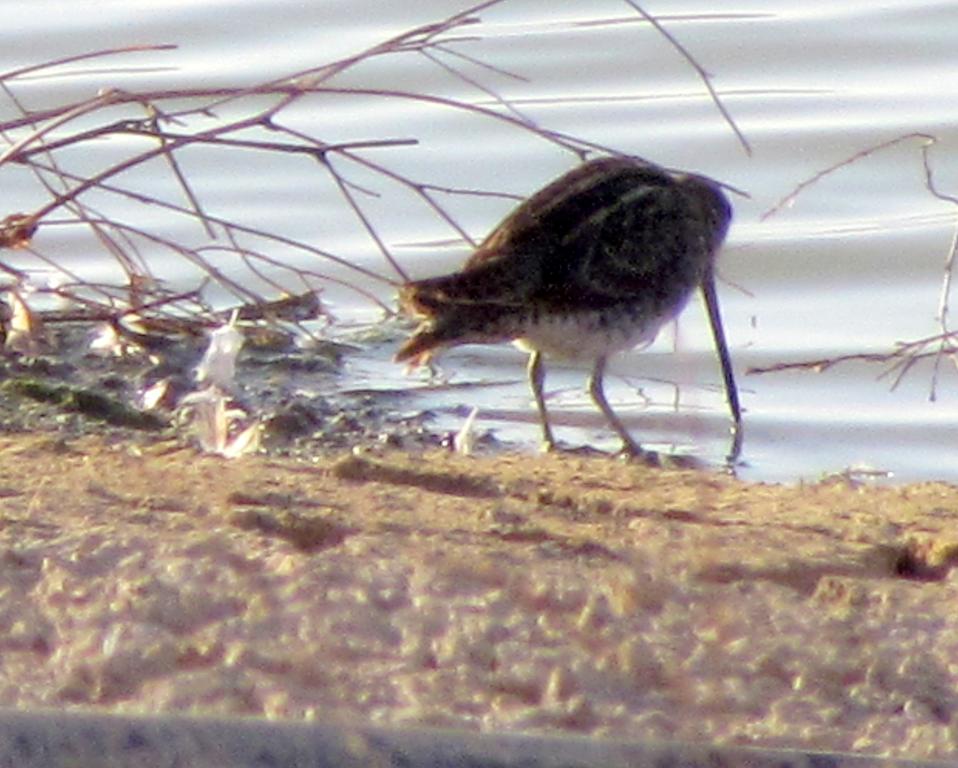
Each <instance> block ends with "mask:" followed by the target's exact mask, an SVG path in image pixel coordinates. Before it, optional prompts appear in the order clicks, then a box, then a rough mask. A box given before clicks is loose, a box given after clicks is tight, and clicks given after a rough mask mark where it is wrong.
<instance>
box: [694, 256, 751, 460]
mask: <svg viewBox="0 0 958 768" xmlns="http://www.w3.org/2000/svg"><path fill="white" fill-rule="evenodd" d="M702 297H703V298H704V299H705V309H706V310H707V311H708V315H709V324H710V325H711V326H712V338H713V339H714V340H715V348H716V349H717V350H718V355H719V362H720V363H721V365H722V379H723V380H724V381H725V397H726V399H727V400H728V407H729V411H731V414H732V430H731V432H732V442H731V445H730V446H729V453H728V456H727V457H726V461H727V462H728V464H729V465H730V466H733V465H734V464H735V463H736V461H738V457H739V454H741V452H742V437H743V433H742V408H741V406H740V405H739V401H738V388H737V387H736V386H735V374H734V372H733V370H732V359H731V356H730V355H729V352H728V344H726V343H725V330H724V329H723V328H722V315H721V313H720V312H719V305H718V294H717V293H716V292H715V274H714V270H713V269H712V267H711V265H709V267H708V268H707V269H706V271H705V276H704V277H703V278H702Z"/></svg>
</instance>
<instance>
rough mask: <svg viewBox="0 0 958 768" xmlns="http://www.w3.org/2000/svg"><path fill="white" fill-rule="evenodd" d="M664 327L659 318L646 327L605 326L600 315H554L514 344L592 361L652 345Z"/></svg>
mask: <svg viewBox="0 0 958 768" xmlns="http://www.w3.org/2000/svg"><path fill="white" fill-rule="evenodd" d="M663 319H664V318H663ZM661 325H662V319H659V318H654V319H653V320H651V321H650V322H646V323H642V324H637V323H624V322H619V323H609V324H606V325H604V326H603V324H602V323H601V322H600V318H599V315H598V313H596V314H594V315H571V314H570V315H561V316H560V315H550V316H548V317H545V318H542V319H540V321H539V322H538V323H536V324H535V325H533V326H530V327H529V328H527V329H526V332H525V333H524V334H523V335H522V336H520V337H519V338H517V339H516V340H515V342H514V343H515V345H516V346H517V347H519V348H520V349H522V350H525V351H527V352H531V351H534V350H538V351H539V352H542V353H544V354H545V355H547V356H549V357H554V358H558V359H560V360H589V361H591V360H595V359H597V358H599V357H606V356H608V355H612V354H615V353H616V352H621V351H623V350H626V349H632V348H633V347H637V346H639V345H643V346H644V345H646V344H649V343H651V342H652V340H653V339H655V336H656V334H658V332H659V328H660V327H661Z"/></svg>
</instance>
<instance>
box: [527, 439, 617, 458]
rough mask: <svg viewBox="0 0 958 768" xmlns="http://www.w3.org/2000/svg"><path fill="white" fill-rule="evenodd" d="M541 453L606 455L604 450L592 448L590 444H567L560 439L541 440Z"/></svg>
mask: <svg viewBox="0 0 958 768" xmlns="http://www.w3.org/2000/svg"><path fill="white" fill-rule="evenodd" d="M542 452H543V453H567V454H570V455H572V456H607V455H608V454H607V453H606V452H605V451H600V450H599V449H598V448H593V447H592V446H591V445H569V444H568V443H563V442H560V441H556V440H552V441H543V442H542Z"/></svg>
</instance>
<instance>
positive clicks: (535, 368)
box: [529, 350, 556, 451]
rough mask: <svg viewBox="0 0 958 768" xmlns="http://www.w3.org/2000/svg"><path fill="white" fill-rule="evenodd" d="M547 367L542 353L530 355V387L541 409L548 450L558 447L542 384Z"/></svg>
mask: <svg viewBox="0 0 958 768" xmlns="http://www.w3.org/2000/svg"><path fill="white" fill-rule="evenodd" d="M545 375H546V371H545V367H544V366H543V365H542V353H541V352H539V351H537V350H534V351H533V352H532V354H531V355H529V388H530V389H531V390H532V396H533V398H535V401H536V408H537V409H538V411H539V424H540V426H541V427H542V446H543V448H545V450H547V451H554V450H555V449H556V441H555V437H553V435H552V427H550V426H549V412H548V411H546V400H545V397H544V396H543V394H542V385H543V383H544V382H545Z"/></svg>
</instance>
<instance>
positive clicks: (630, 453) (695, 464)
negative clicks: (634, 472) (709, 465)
mask: <svg viewBox="0 0 958 768" xmlns="http://www.w3.org/2000/svg"><path fill="white" fill-rule="evenodd" d="M619 455H620V456H622V457H624V458H626V459H627V460H629V461H634V462H636V463H637V464H643V465H645V466H646V467H655V468H656V469H702V468H703V467H704V466H705V464H704V463H703V462H702V460H701V459H699V458H697V457H696V456H690V455H688V454H676V453H661V452H659V451H650V450H648V449H646V448H642V447H640V446H623V448H622V450H621V451H619Z"/></svg>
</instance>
